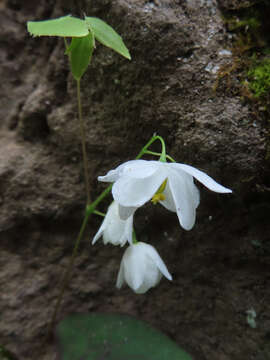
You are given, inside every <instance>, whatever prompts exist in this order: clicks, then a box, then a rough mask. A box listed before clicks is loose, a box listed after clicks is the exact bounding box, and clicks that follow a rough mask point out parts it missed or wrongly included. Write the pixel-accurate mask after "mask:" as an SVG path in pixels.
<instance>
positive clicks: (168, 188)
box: [98, 160, 232, 230]
mask: <svg viewBox="0 0 270 360" xmlns="http://www.w3.org/2000/svg"><path fill="white" fill-rule="evenodd" d="M193 177H194V178H195V179H197V180H199V181H200V182H201V183H202V184H204V185H205V186H206V187H207V188H208V189H210V190H212V191H215V192H218V193H231V192H232V191H231V190H230V189H227V188H225V187H223V186H222V185H220V184H218V183H217V182H216V181H215V180H213V179H212V178H210V177H209V176H208V175H206V174H205V173H204V172H202V171H200V170H198V169H196V168H194V167H192V166H189V165H185V164H178V163H164V162H160V161H148V160H131V161H127V162H125V163H124V164H122V165H120V166H118V167H117V168H116V169H114V170H111V171H109V172H108V174H107V175H105V176H99V177H98V180H99V181H104V182H114V184H113V187H112V194H113V198H114V199H115V200H116V201H117V202H118V203H119V205H120V206H119V215H120V217H121V218H122V219H127V218H128V217H129V216H130V215H131V214H133V213H134V211H135V210H136V208H138V207H140V206H142V205H143V204H145V203H146V202H147V201H149V200H150V199H152V201H153V202H154V203H156V202H160V203H161V204H162V205H163V206H164V207H165V208H166V209H168V210H170V211H174V212H176V213H177V215H178V218H179V222H180V224H181V226H182V227H183V228H184V229H186V230H190V229H191V228H192V227H193V225H194V223H195V217H196V208H197V207H198V205H199V202H200V196H199V191H198V189H197V187H196V186H195V185H194V181H193Z"/></svg>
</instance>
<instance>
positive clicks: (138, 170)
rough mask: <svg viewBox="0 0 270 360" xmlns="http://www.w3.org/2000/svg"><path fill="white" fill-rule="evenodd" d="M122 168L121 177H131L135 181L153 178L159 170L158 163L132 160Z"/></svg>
mask: <svg viewBox="0 0 270 360" xmlns="http://www.w3.org/2000/svg"><path fill="white" fill-rule="evenodd" d="M121 166H122V171H121V176H129V177H132V178H135V179H144V178H146V177H149V176H152V175H153V174H154V173H155V172H156V171H157V170H158V168H159V162H158V161H148V160H130V161H127V162H125V163H124V164H122V165H121Z"/></svg>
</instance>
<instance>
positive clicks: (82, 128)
mask: <svg viewBox="0 0 270 360" xmlns="http://www.w3.org/2000/svg"><path fill="white" fill-rule="evenodd" d="M77 100H78V115H79V122H80V132H81V143H82V155H83V167H84V181H85V189H86V196H87V205H89V204H90V203H91V198H90V186H89V172H88V159H87V153H86V139H85V123H84V120H83V117H82V104H81V84H80V79H79V80H77Z"/></svg>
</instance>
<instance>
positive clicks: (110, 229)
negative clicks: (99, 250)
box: [92, 201, 133, 246]
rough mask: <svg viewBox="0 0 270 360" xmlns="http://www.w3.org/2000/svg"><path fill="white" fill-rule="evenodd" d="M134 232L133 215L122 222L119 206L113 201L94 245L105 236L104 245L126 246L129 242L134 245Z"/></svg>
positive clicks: (93, 242)
mask: <svg viewBox="0 0 270 360" xmlns="http://www.w3.org/2000/svg"><path fill="white" fill-rule="evenodd" d="M132 231H133V215H131V216H130V217H129V218H128V219H127V220H122V219H120V217H119V205H118V204H117V202H115V201H113V202H112V203H111V205H110V206H109V208H108V211H107V213H106V216H105V218H104V220H103V222H102V224H101V226H100V228H99V230H98V232H97V233H96V235H95V237H94V239H93V241H92V244H93V245H94V244H95V243H96V241H97V240H98V239H99V238H100V237H101V236H102V235H103V242H104V244H107V243H111V244H113V245H121V246H124V245H125V244H126V242H127V241H128V242H129V243H130V244H131V243H132Z"/></svg>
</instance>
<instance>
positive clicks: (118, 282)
mask: <svg viewBox="0 0 270 360" xmlns="http://www.w3.org/2000/svg"><path fill="white" fill-rule="evenodd" d="M124 282H125V278H124V264H123V260H122V261H121V264H120V269H119V272H118V275H117V280H116V287H117V288H118V289H120V288H121V287H122V286H123V284H124Z"/></svg>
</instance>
